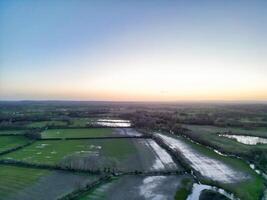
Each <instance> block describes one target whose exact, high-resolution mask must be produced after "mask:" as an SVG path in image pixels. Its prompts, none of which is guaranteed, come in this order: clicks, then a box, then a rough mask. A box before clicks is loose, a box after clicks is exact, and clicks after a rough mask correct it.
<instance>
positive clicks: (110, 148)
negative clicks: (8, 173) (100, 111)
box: [1, 139, 136, 169]
mask: <svg viewBox="0 0 267 200" xmlns="http://www.w3.org/2000/svg"><path fill="white" fill-rule="evenodd" d="M135 150H136V149H135V146H134V145H133V143H132V141H131V140H127V139H113V140H112V141H110V140H103V139H102V140H56V141H37V142H35V143H33V144H32V145H30V146H27V147H25V148H23V149H21V150H18V151H16V152H12V153H9V154H6V155H3V156H2V157H1V159H15V160H20V161H24V162H28V163H37V164H38V163H39V164H49V165H55V164H61V165H63V166H70V165H71V166H70V167H73V168H82V167H84V165H87V164H88V166H87V167H88V168H89V169H91V168H95V167H97V168H99V167H102V166H104V167H105V166H107V167H110V166H111V165H112V166H113V165H114V164H117V163H118V162H120V161H121V160H124V159H127V158H128V156H130V155H131V154H134V153H135ZM81 162H82V163H83V164H82V166H80V163H81ZM77 165H79V166H77ZM88 168H86V169H88Z"/></svg>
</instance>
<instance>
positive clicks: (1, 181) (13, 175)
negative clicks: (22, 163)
mask: <svg viewBox="0 0 267 200" xmlns="http://www.w3.org/2000/svg"><path fill="white" fill-rule="evenodd" d="M48 173H49V171H47V170H40V169H29V168H22V167H14V166H0V197H1V199H6V198H7V197H8V196H9V195H11V194H12V195H13V194H14V193H17V192H19V191H20V190H22V189H24V188H26V187H28V186H31V185H32V184H33V183H34V182H36V181H37V180H38V179H39V178H40V177H42V176H44V175H47V174H48Z"/></svg>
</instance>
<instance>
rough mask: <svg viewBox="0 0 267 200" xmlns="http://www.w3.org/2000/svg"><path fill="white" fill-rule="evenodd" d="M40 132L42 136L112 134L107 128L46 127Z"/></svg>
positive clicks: (67, 136)
mask: <svg viewBox="0 0 267 200" xmlns="http://www.w3.org/2000/svg"><path fill="white" fill-rule="evenodd" d="M41 134H42V138H86V137H107V136H112V129H109V128H88V129H85V128H84V129H48V130H45V131H43V132H42V133H41Z"/></svg>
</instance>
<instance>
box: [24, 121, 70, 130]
mask: <svg viewBox="0 0 267 200" xmlns="http://www.w3.org/2000/svg"><path fill="white" fill-rule="evenodd" d="M66 125H67V123H66V122H64V121H40V122H32V123H30V124H28V125H27V127H28V128H42V127H46V126H66Z"/></svg>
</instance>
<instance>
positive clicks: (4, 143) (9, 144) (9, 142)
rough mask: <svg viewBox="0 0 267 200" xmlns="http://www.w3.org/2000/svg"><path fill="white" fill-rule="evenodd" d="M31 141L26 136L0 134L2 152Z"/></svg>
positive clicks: (0, 150)
mask: <svg viewBox="0 0 267 200" xmlns="http://www.w3.org/2000/svg"><path fill="white" fill-rule="evenodd" d="M29 141H30V140H29V139H27V138H26V137H24V136H0V152H3V151H6V150H8V149H12V148H15V147H18V146H21V145H24V144H26V143H28V142H29Z"/></svg>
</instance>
